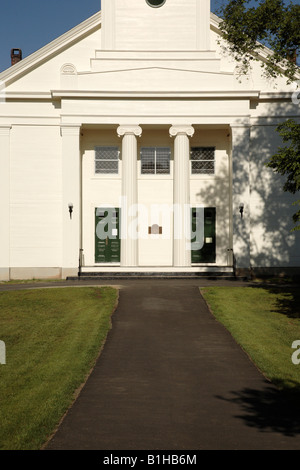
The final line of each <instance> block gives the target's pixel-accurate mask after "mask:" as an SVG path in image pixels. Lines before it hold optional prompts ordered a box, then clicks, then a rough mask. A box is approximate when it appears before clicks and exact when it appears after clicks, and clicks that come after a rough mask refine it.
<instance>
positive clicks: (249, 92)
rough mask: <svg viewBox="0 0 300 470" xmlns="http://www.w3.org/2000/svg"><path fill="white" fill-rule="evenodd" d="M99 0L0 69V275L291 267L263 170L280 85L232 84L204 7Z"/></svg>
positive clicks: (235, 72)
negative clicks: (81, 17) (84, 15)
mask: <svg viewBox="0 0 300 470" xmlns="http://www.w3.org/2000/svg"><path fill="white" fill-rule="evenodd" d="M101 3H102V9H101V11H99V12H98V13H97V14H95V15H93V16H92V17H90V18H89V19H87V20H86V21H84V22H83V23H81V24H79V25H78V26H76V27H75V28H73V29H72V30H71V31H69V32H67V33H66V34H64V35H62V36H61V37H59V38H58V39H56V40H54V41H53V42H51V43H50V44H48V45H46V46H45V47H43V48H42V49H40V50H38V51H37V52H35V53H34V54H32V55H30V56H29V57H27V58H24V59H23V60H20V59H21V53H20V51H19V50H13V51H12V56H13V59H14V62H15V63H14V64H13V65H12V66H11V67H10V68H9V69H8V70H6V71H4V72H2V73H1V74H0V84H1V87H2V91H1V99H0V101H1V102H0V214H1V230H0V280H2V281H3V280H9V279H32V278H44V279H46V278H48V279H49V278H58V279H59V278H60V279H65V278H70V277H77V276H78V274H80V275H81V276H83V275H90V274H93V275H96V274H97V273H98V274H99V275H103V274H107V275H111V276H113V275H115V276H117V275H129V274H132V273H135V274H136V273H138V274H140V275H145V274H146V273H147V274H152V275H174V276H178V275H183V276H187V275H204V274H211V273H212V274H214V273H215V274H216V275H217V274H220V273H227V274H234V275H237V276H250V275H251V274H253V275H262V274H276V275H278V274H282V273H286V274H293V273H297V272H298V273H299V270H300V269H299V267H300V245H299V232H295V231H294V232H293V231H292V228H293V222H292V219H291V216H292V214H293V212H294V210H295V208H294V207H293V206H292V202H293V200H294V198H293V197H291V195H289V194H288V193H284V192H283V190H282V185H283V180H282V179H281V178H280V177H279V176H278V175H276V174H275V173H273V171H272V170H271V169H268V168H267V167H266V166H265V163H266V162H267V161H268V159H269V158H270V156H271V155H272V154H273V153H275V152H276V150H277V148H278V146H279V145H280V144H281V142H280V139H279V137H278V134H277V132H276V127H277V125H278V124H280V123H281V122H282V121H284V120H285V119H288V118H290V117H292V118H296V117H297V116H299V109H300V108H299V104H297V102H295V100H292V95H293V92H294V90H295V88H294V87H293V84H290V85H287V83H286V80H285V79H284V78H277V79H273V80H270V79H266V78H265V77H264V76H263V73H262V68H261V64H260V63H259V62H254V63H253V66H252V69H251V71H250V72H249V73H248V75H241V74H240V68H239V64H238V63H235V62H234V60H233V59H232V58H231V57H230V56H229V54H228V53H227V52H226V49H224V47H222V36H221V32H220V28H219V25H220V21H221V20H220V19H219V18H218V17H217V16H215V15H214V14H212V13H211V11H210V1H209V0H102V2H101ZM2 53H3V51H2ZM261 54H262V55H261V61H264V60H265V59H264V52H263V51H262V53H261Z"/></svg>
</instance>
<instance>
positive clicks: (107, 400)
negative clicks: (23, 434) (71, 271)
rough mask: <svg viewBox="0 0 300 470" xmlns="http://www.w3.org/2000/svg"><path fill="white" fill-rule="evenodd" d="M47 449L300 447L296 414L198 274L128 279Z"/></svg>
mask: <svg viewBox="0 0 300 470" xmlns="http://www.w3.org/2000/svg"><path fill="white" fill-rule="evenodd" d="M46 449H48V450H53V449H56V450H62V449H64V450H223V449H225V450H234V449H237V450H238V449H244V450H246V449H253V450H259V449H265V450H267V449H277V450H278V449H286V450H287V449H300V421H299V417H297V416H295V413H294V410H293V409H292V408H291V407H290V406H289V404H286V403H284V402H283V401H282V398H281V397H280V394H279V392H278V391H277V389H276V388H275V387H273V386H272V385H271V384H270V383H269V382H268V381H267V380H265V378H264V377H263V376H262V375H261V373H260V372H259V371H258V370H257V369H256V367H255V366H254V365H253V363H252V362H251V361H250V360H249V358H248V356H247V355H246V354H245V353H244V352H243V351H242V350H241V349H240V347H239V346H238V345H237V344H236V343H235V341H234V340H233V339H232V337H231V335H230V334H229V333H228V332H227V331H226V330H225V329H224V327H223V326H222V325H220V324H219V323H218V322H217V321H216V320H215V319H214V317H213V316H212V315H211V313H210V312H209V310H208V308H207V306H206V304H205V302H204V300H203V298H202V296H201V294H200V291H199V281H183V282H179V281H177V282H175V281H174V282H172V281H168V282H167V283H164V282H160V281H157V280H154V281H146V280H145V281H138V282H137V281H135V282H128V283H125V282H124V285H123V287H122V288H121V290H120V302H119V306H118V308H117V310H116V312H115V314H114V316H113V328H112V330H111V331H110V333H109V335H108V338H107V341H106V344H105V347H104V350H103V351H102V354H101V356H100V358H99V360H98V362H97V364H96V366H95V368H94V370H93V372H92V374H91V375H90V377H89V379H88V381H87V383H86V384H85V386H84V388H83V389H82V391H81V393H80V395H79V397H78V398H77V400H76V402H75V403H74V405H73V406H72V407H71V408H70V410H69V412H68V413H67V415H66V416H65V418H64V420H63V421H62V423H61V425H60V426H59V428H58V430H57V432H56V434H55V435H54V437H53V438H52V440H51V441H50V442H49V443H48V445H47V447H46Z"/></svg>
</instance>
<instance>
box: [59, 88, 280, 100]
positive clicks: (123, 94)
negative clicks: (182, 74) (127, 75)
mask: <svg viewBox="0 0 300 470" xmlns="http://www.w3.org/2000/svg"><path fill="white" fill-rule="evenodd" d="M284 95H286V93H285V94H284ZM51 96H52V98H53V99H54V100H61V99H70V98H71V99H74V98H95V99H97V98H113V97H117V98H131V97H134V98H143V97H151V98H158V97H159V98H161V97H163V98H203V99H207V98H212V99H214V98H215V99H222V98H223V99H224V98H228V99H231V98H234V99H235V98H239V99H259V97H260V92H259V91H258V90H255V91H252V90H246V91H191V92H186V91H174V92H163V91H162V92H157V91H154V92H152V91H143V92H134V91H107V92H103V91H85V90H78V91H71V90H52V91H51Z"/></svg>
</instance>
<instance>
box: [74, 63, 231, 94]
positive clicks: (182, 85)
mask: <svg viewBox="0 0 300 470" xmlns="http://www.w3.org/2000/svg"><path fill="white" fill-rule="evenodd" d="M233 88H234V75H233V74H232V73H229V72H224V73H222V72H209V71H200V70H183V69H178V68H166V67H145V68H135V69H126V70H114V71H107V72H95V73H79V74H78V89H81V90H91V89H93V90H101V91H135V92H136V91H153V92H154V91H155V92H171V91H199V90H216V89H223V90H224V89H227V90H229V89H233Z"/></svg>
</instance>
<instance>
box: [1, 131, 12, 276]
mask: <svg viewBox="0 0 300 470" xmlns="http://www.w3.org/2000/svg"><path fill="white" fill-rule="evenodd" d="M10 130H11V126H1V127H0V168H1V171H0V214H1V230H0V281H8V280H9V267H10Z"/></svg>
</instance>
